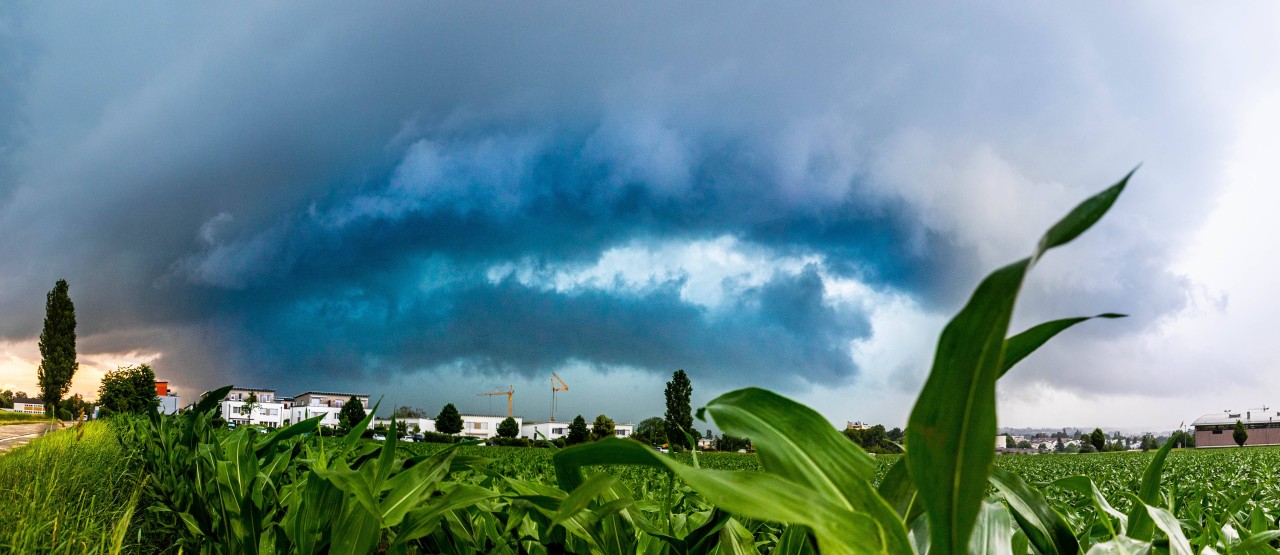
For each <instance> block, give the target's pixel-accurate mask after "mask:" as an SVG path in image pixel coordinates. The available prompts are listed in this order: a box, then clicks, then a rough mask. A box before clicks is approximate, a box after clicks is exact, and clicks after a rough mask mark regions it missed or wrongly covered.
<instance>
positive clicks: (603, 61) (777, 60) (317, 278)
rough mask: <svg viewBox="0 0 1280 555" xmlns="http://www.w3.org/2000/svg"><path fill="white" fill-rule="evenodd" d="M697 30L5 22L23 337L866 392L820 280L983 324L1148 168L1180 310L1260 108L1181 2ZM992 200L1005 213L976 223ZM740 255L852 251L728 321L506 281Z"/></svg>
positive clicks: (616, 292) (767, 10)
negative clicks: (1237, 110)
mask: <svg viewBox="0 0 1280 555" xmlns="http://www.w3.org/2000/svg"><path fill="white" fill-rule="evenodd" d="M671 8H672V7H671V6H640V7H635V6H633V7H630V8H629V9H627V10H617V9H597V8H593V7H581V6H575V7H574V8H573V9H568V10H549V9H545V7H533V6H504V7H503V9H502V10H492V9H485V8H484V7H479V6H472V5H394V6H379V7H377V8H376V9H373V8H369V7H367V6H362V7H360V8H357V9H351V8H349V7H345V6H339V5H315V4H313V5H308V6H297V5H286V4H270V5H260V6H254V7H253V8H251V9H230V8H223V7H217V6H210V7H201V8H198V9H189V8H187V7H183V8H178V7H173V6H169V5H165V4H154V5H151V6H147V7H145V8H139V10H138V12H137V13H133V14H124V13H119V12H118V10H116V9H108V8H105V7H95V6H59V5H40V4H32V5H28V6H26V7H25V9H23V10H21V11H18V12H15V13H14V14H13V15H10V16H7V17H6V18H5V19H3V20H2V23H3V25H0V27H2V28H0V33H3V35H4V36H5V37H7V38H8V37H12V38H13V40H12V41H4V43H5V44H4V46H0V48H3V49H4V50H3V51H0V64H2V65H3V67H6V68H8V67H13V68H15V71H14V72H12V73H6V75H8V76H9V77H7V78H6V79H5V80H3V81H0V100H5V99H9V100H11V102H4V103H3V105H4V106H5V107H4V108H0V123H5V122H13V123H14V125H13V126H12V127H13V129H17V130H19V131H14V132H12V133H10V134H9V135H6V137H7V138H6V139H4V142H3V144H4V145H5V146H4V148H3V150H0V156H2V157H3V160H0V167H4V168H7V170H6V171H7V172H8V173H7V174H0V175H9V174H11V175H12V177H11V178H8V177H6V178H5V182H4V183H3V184H0V236H3V237H5V239H4V241H2V242H0V259H3V260H5V261H6V263H5V264H4V266H3V267H2V268H0V314H2V315H3V316H0V337H3V338H7V339H11V340H20V339H27V338H30V337H32V336H33V335H34V334H35V333H36V331H37V329H38V322H39V318H40V312H39V311H40V303H39V302H38V300H39V299H41V298H42V294H43V291H44V290H47V288H48V287H49V286H50V284H52V282H53V281H54V280H56V279H58V278H59V277H66V278H67V279H69V280H70V281H71V283H72V287H73V293H74V294H75V295H76V298H77V303H78V307H79V308H80V311H81V314H82V317H81V322H82V323H81V325H82V337H85V341H86V345H89V346H92V347H91V348H92V349H97V350H100V351H101V352H109V351H120V350H130V349H141V350H148V349H150V350H158V351H162V352H163V353H164V358H163V359H162V361H164V362H165V363H166V364H168V365H170V366H171V368H172V370H171V371H172V372H173V373H176V374H181V375H182V378H183V379H185V380H188V381H190V382H191V383H192V385H194V386H198V387H207V386H210V385H213V384H214V383H217V382H218V381H219V376H225V375H240V376H246V375H255V374H262V373H266V374H267V375H269V376H273V379H275V380H277V381H278V382H279V383H280V386H281V387H284V388H288V387H289V386H294V385H296V386H298V387H304V385H303V384H306V383H314V382H315V381H316V380H322V379H352V378H350V376H352V375H357V376H361V377H368V378H376V377H377V376H379V375H380V374H384V373H388V372H416V371H423V370H431V369H439V368H456V367H458V365H459V364H466V365H471V366H473V367H475V368H478V369H481V370H485V371H490V372H508V371H510V372H516V373H528V372H533V371H538V370H541V369H545V368H547V367H551V366H554V365H555V364H557V363H559V362H561V361H564V360H567V359H576V360H584V361H586V362H588V363H591V364H598V365H600V366H601V367H607V366H626V367H638V368H643V369H648V370H653V371H658V372H668V371H670V369H671V368H672V367H681V366H685V367H695V366H696V367H698V368H701V369H705V371H706V372H707V373H708V374H709V375H715V376H724V377H725V378H724V379H725V380H726V381H733V380H739V381H743V380H755V379H763V377H764V376H766V375H771V374H770V373H771V372H775V371H776V369H779V368H783V369H786V372H787V374H788V375H789V376H792V377H793V379H790V381H789V382H788V383H793V384H794V383H817V382H826V381H837V382H838V381H841V380H847V379H848V378H850V377H852V376H854V375H856V373H857V371H858V369H857V368H856V367H855V365H854V364H853V362H852V361H851V359H850V358H849V357H848V356H847V351H848V346H849V342H850V341H853V340H857V339H866V338H867V337H868V336H869V334H870V333H871V331H870V327H869V324H868V322H867V315H866V314H865V310H864V309H861V308H849V307H847V306H843V307H840V308H833V306H839V305H831V304H829V303H823V302H821V297H820V296H819V295H818V292H819V291H820V287H818V286H820V285H821V282H820V279H819V273H822V272H825V274H827V275H830V276H837V277H847V278H856V279H858V280H860V281H862V282H864V283H867V284H869V285H870V286H872V287H874V288H878V289H880V290H886V291H892V292H897V293H901V294H904V295H907V296H909V297H911V298H913V299H915V300H917V301H918V302H919V303H920V304H921V305H922V306H923V307H924V309H926V310H937V311H950V310H951V309H953V308H954V307H955V306H956V305H957V304H958V303H959V302H960V301H961V300H962V299H963V297H964V295H965V294H966V292H967V291H968V290H969V288H970V287H971V286H972V284H973V283H974V282H975V281H976V279H977V277H978V276H979V275H980V272H981V271H982V270H983V269H985V268H986V267H987V266H988V265H989V261H988V260H986V258H1002V257H1003V256H1006V255H1007V256H1008V257H1009V258H1012V257H1014V256H1017V255H1018V254H1020V252H1015V249H1010V248H1006V245H1008V244H1010V243H1017V240H1018V238H1020V237H1022V236H1026V243H1027V245H1028V247H1029V245H1030V243H1031V242H1032V241H1033V238H1034V232H1038V231H1039V229H1040V227H1039V226H1042V225H1044V224H1047V223H1048V221H1047V220H1046V221H1043V222H1042V221H1040V220H1038V219H1037V218H1038V217H1039V216H1040V215H1042V214H1056V213H1057V210H1058V209H1059V208H1061V209H1065V208H1066V206H1065V205H1064V206H1059V205H1058V203H1059V202H1060V201H1061V200H1062V199H1076V198H1080V197H1083V196H1084V194H1086V192H1087V191H1089V190H1093V189H1096V188H1099V187H1101V186H1103V185H1104V184H1105V183H1106V182H1107V181H1108V180H1110V179H1113V178H1114V177H1116V176H1118V175H1119V174H1120V173H1122V172H1123V171H1125V170H1127V169H1128V168H1129V167H1130V166H1131V165H1132V164H1133V163H1135V162H1137V161H1139V160H1145V161H1146V162H1147V168H1149V169H1148V170H1144V173H1143V174H1142V176H1143V177H1144V178H1145V179H1150V180H1151V182H1154V183H1158V186H1154V187H1149V188H1147V189H1145V190H1136V191H1134V192H1133V193H1132V195H1131V196H1132V198H1133V202H1132V203H1131V204H1130V206H1129V209H1130V210H1132V212H1131V213H1132V214H1133V216H1132V217H1134V218H1138V219H1141V220H1142V221H1143V222H1144V223H1145V224H1147V225H1148V226H1149V227H1150V228H1153V229H1160V230H1162V231H1167V233H1163V234H1161V235H1160V236H1158V237H1154V238H1153V237H1152V235H1142V234H1134V233H1132V232H1131V231H1132V228H1131V227H1130V228H1126V227H1124V226H1119V227H1110V228H1104V229H1101V230H1100V231H1099V233H1101V234H1103V235H1105V236H1107V237H1111V238H1115V243H1116V244H1118V245H1119V246H1118V247H1116V248H1118V249H1130V248H1134V249H1139V252H1138V254H1137V256H1135V257H1132V258H1130V259H1127V260H1128V261H1126V260H1120V261H1119V262H1118V263H1117V264H1116V265H1115V267H1114V268H1113V271H1114V272H1115V274H1116V275H1124V276H1126V280H1132V281H1125V282H1122V283H1119V285H1116V286H1115V287H1113V288H1112V289H1110V290H1108V291H1107V292H1106V295H1104V296H1105V297H1107V298H1114V299H1116V300H1117V301H1121V302H1119V303H1118V304H1122V305H1127V306H1118V307H1108V310H1128V309H1129V308H1142V309H1146V310H1151V311H1156V312H1167V311H1170V310H1174V309H1175V308H1176V306H1178V305H1177V301H1176V299H1178V298H1180V296H1181V294H1182V293H1181V289H1180V285H1179V284H1178V282H1177V281H1176V279H1175V278H1174V277H1171V276H1168V275H1166V273H1164V271H1163V267H1164V266H1163V264H1162V262H1163V261H1165V260H1167V258H1168V256H1169V254H1168V245H1169V244H1171V243H1172V242H1174V241H1176V240H1178V238H1179V237H1182V236H1185V234H1186V233H1188V231H1186V229H1187V228H1188V227H1194V226H1186V225H1183V224H1185V222H1187V221H1195V220H1196V218H1197V216H1196V210H1194V208H1193V207H1194V205H1195V204H1196V203H1198V202H1199V201H1200V200H1202V199H1205V198H1208V197H1209V196H1210V195H1211V194H1212V191H1213V187H1212V186H1205V185H1204V183H1202V182H1200V181H1198V180H1200V179H1203V178H1205V177H1206V176H1208V175H1210V173H1211V170H1212V169H1213V162H1212V160H1214V159H1215V158H1214V156H1215V153H1216V152H1217V151H1218V148H1219V147H1217V146H1216V141H1218V140H1219V139H1220V138H1221V136H1222V134H1223V133H1224V130H1223V124H1222V123H1221V122H1220V121H1219V120H1218V119H1217V117H1216V116H1217V115H1218V114H1219V113H1220V112H1221V111H1222V110H1223V109H1224V108H1223V107H1224V106H1225V105H1227V104H1229V102H1230V101H1231V100H1230V98H1227V97H1221V96H1216V95H1212V94H1207V93H1205V92H1204V91H1202V90H1198V89H1195V88H1189V87H1187V86H1186V72H1187V71H1188V70H1187V68H1189V67H1190V68H1195V69H1196V70H1197V71H1199V72H1201V73H1200V74H1203V75H1209V76H1212V77H1213V78H1215V79H1216V80H1217V82H1219V83H1223V84H1224V86H1230V85H1232V84H1235V83H1238V82H1240V81H1241V80H1242V79H1243V72H1242V71H1239V70H1237V68H1236V66H1233V65H1221V66H1219V65H1214V64H1213V63H1212V62H1213V60H1212V57H1213V56H1214V55H1216V54H1218V53H1219V52H1217V51H1211V52H1203V51H1201V49H1200V48H1198V47H1197V46H1196V45H1194V44H1190V43H1188V42H1186V41H1184V40H1182V39H1181V38H1180V37H1179V36H1178V35H1177V32H1176V31H1174V30H1170V28H1171V27H1176V26H1177V24H1178V21H1175V20H1172V18H1170V19H1164V18H1162V17H1161V16H1160V15H1159V10H1158V8H1153V9H1151V10H1148V9H1146V8H1142V7H1133V8H1121V9H1119V10H1120V11H1116V10H1117V8H1115V7H1114V6H1110V7H1107V8H1106V11H1103V10H1102V9H1101V8H1100V7H1094V8H1092V9H1086V10H1084V12H1087V13H1076V12H1067V11H1065V10H1055V9H1053V8H1048V7H1036V8H1029V9H1022V10H1017V11H1010V10H1007V9H1005V8H1007V7H1002V6H984V7H965V8H952V7H939V8H937V9H936V10H932V11H930V12H929V13H919V10H906V9H904V10H895V9H893V8H883V7H875V8H871V7H853V6H846V7H840V8H836V9H834V10H832V11H819V10H812V11H811V10H786V11H785V12H781V11H778V10H776V9H774V8H771V7H769V6H765V5H746V6H741V5H739V6H732V7H727V6H721V7H717V6H699V7H694V8H689V7H687V6H685V7H682V8H681V10H682V13H679V14H673V13H672V10H671ZM988 8H990V9H988ZM1153 11H1154V12H1156V13H1152V12H1153ZM1089 14H1092V15H1089ZM1099 14H1103V15H1105V17H1098V15H1099ZM1153 20H1154V21H1155V23H1156V24H1152V21H1153ZM1171 114H1172V115H1173V116H1171ZM913 137H926V138H927V139H928V140H927V141H916V140H914V139H913ZM1100 137H1106V139H1100ZM920 144H927V145H932V146H928V147H919V145H920ZM983 152H988V153H994V155H993V156H994V157H996V158H998V159H999V160H1000V161H1003V162H1004V163H1006V164H1007V165H1008V166H1009V167H1010V168H1012V169H1013V170H1016V172H1015V173H1017V176H1018V178H1017V179H1014V180H1013V181H1012V182H1011V183H1012V184H1011V185H1010V187H1014V188H1016V189H1018V190H1024V191H1032V193H1030V194H1027V195H1026V196H1025V198H1026V199H1030V200H1028V201H1027V204H1026V205H1024V206H1018V207H1016V208H1015V209H1007V207H1005V206H1004V202H1005V201H1006V200H1007V199H1002V198H1000V197H1001V191H1000V190H998V189H997V190H975V191H973V192H972V193H969V194H967V195H966V191H965V190H964V189H963V188H964V187H967V186H968V183H969V181H965V179H969V180H971V181H976V182H980V181H982V180H983V179H985V178H986V177H988V176H987V175H986V173H984V172H985V171H986V169H985V168H986V166H982V165H980V164H979V165H976V166H973V167H975V168H977V169H975V170H973V171H972V172H971V175H969V176H968V177H967V178H959V177H956V174H958V173H960V170H963V169H964V168H965V167H969V166H972V165H973V164H971V161H972V160H973V159H976V158H979V154H981V153H983ZM1190 153H1195V154H1196V156H1190V155H1189V154H1190ZM1206 160H1208V161H1206ZM917 168H922V169H927V170H928V171H922V172H921V173H915V171H914V170H915V169H917ZM1041 191H1043V192H1044V193H1045V194H1044V195H1043V198H1037V195H1036V193H1038V192H1041ZM965 196H968V197H970V198H979V199H988V200H990V201H991V202H990V205H991V206H994V207H995V208H993V209H992V213H993V214H996V215H995V216H993V217H990V218H986V219H983V218H980V217H973V218H962V217H956V216H954V214H952V215H948V211H947V208H948V207H952V209H951V210H950V212H953V213H957V212H963V213H968V212H969V210H968V209H967V208H964V207H956V206H954V205H955V203H956V199H957V198H959V199H963V198H964V197H965ZM1173 199H1177V200H1173ZM1027 214H1030V215H1027ZM1011 222H1012V223H1011ZM1175 224H1177V225H1175ZM725 235H728V236H733V237H737V238H739V239H740V240H742V241H745V242H748V243H750V244H752V245H759V246H762V247H765V248H767V249H769V250H770V251H771V252H774V253H776V254H777V255H778V256H810V255H814V256H819V257H821V259H822V261H821V263H820V264H819V265H818V266H814V267H811V268H809V269H807V270H804V271H802V272H799V273H785V272H783V273H778V274H777V275H775V276H774V277H773V279H772V280H771V281H769V282H768V283H767V284H765V285H760V286H758V287H751V288H747V289H744V290H740V291H737V292H736V293H735V297H734V298H732V299H731V300H730V301H729V302H728V304H726V305H725V306H723V307H720V308H717V309H714V310H713V309H708V308H706V307H704V306H701V305H698V304H697V303H694V302H691V301H690V300H688V299H686V298H684V297H682V296H681V294H680V290H679V286H680V283H679V282H669V283H662V284H658V285H657V286H656V287H655V288H652V289H649V290H644V291H628V290H625V288H613V289H607V288H606V289H586V290H581V291H555V290H550V289H547V288H544V287H538V286H536V285H531V284H524V283H519V282H517V281H513V280H511V279H506V280H502V281H498V282H496V283H495V282H492V281H490V280H488V279H486V273H485V272H486V271H487V269H488V268H490V267H492V266H494V265H496V264H501V263H504V262H511V261H518V260H525V259H532V260H536V261H537V262H538V263H539V264H542V265H545V266H547V267H565V268H575V267H581V266H583V265H590V264H592V263H593V262H594V261H595V260H597V259H598V258H600V256H601V253H603V252H605V251H607V250H608V249H610V248H614V247H617V246H619V245H625V244H632V243H635V242H637V241H639V242H641V243H643V242H659V241H693V240H703V239H708V238H713V237H718V236H725ZM992 237H994V238H995V239H994V240H992V239H991V238H992ZM1010 237H1013V239H1010ZM1139 240H1141V241H1142V242H1144V244H1145V246H1143V247H1140V248H1139V247H1134V246H1133V245H1134V244H1135V243H1137V242H1138V241H1139ZM992 245H994V247H993V246H992ZM1133 260H1136V261H1140V263H1136V262H1131V261H1133ZM1151 280H1157V281H1159V282H1160V284H1161V286H1160V287H1154V288H1152V287H1139V286H1137V285H1136V284H1138V283H1147V282H1150V281H1151ZM1081 289H1082V286H1081V285H1080V283H1078V282H1077V283H1070V284H1066V285H1062V286H1061V287H1060V288H1059V290H1058V292H1066V293H1067V294H1068V295H1070V294H1071V293H1073V292H1078V291H1080V290H1081ZM1133 299H1139V302H1129V301H1130V300H1133ZM1028 308H1029V311H1030V313H1031V314H1032V315H1033V316H1035V315H1038V314H1041V313H1043V314H1046V315H1051V314H1050V313H1052V312H1055V311H1056V310H1057V309H1058V308H1059V307H1058V306H1056V305H1053V304H1052V303H1051V302H1047V301H1045V302H1041V301H1035V300H1033V301H1032V302H1031V304H1029V306H1028ZM1150 317H1151V318H1155V317H1158V315H1151V316H1150ZM1146 322H1150V320H1146ZM1134 329H1141V328H1140V327H1138V328H1134Z"/></svg>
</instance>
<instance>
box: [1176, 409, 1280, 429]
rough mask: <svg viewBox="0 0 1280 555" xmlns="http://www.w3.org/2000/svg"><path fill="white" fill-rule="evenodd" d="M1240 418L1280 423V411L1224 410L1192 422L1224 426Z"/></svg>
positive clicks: (1198, 424) (1194, 424) (1257, 422)
mask: <svg viewBox="0 0 1280 555" xmlns="http://www.w3.org/2000/svg"><path fill="white" fill-rule="evenodd" d="M1237 420H1239V421H1241V422H1244V423H1245V424H1266V423H1268V422H1277V423H1280V411H1273V410H1265V411H1264V410H1244V411H1223V412H1218V413H1214V414H1206V415H1204V416H1201V417H1200V418H1197V419H1196V421H1195V422H1192V423H1191V425H1192V426H1222V425H1232V424H1235V423H1236V421H1237Z"/></svg>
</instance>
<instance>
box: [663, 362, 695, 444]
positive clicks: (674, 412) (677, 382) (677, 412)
mask: <svg viewBox="0 0 1280 555" xmlns="http://www.w3.org/2000/svg"><path fill="white" fill-rule="evenodd" d="M665 394H666V397H667V412H666V415H665V417H666V419H665V422H664V423H663V428H664V429H665V430H666V433H667V443H668V444H669V445H671V446H672V447H676V446H683V445H684V444H685V438H684V432H686V431H692V430H693V407H692V406H691V404H690V403H691V401H690V398H691V397H692V396H693V384H692V383H690V382H689V376H688V375H686V374H685V373H684V370H683V369H680V370H676V371H675V373H674V374H672V375H671V381H669V382H667V389H666V391H665Z"/></svg>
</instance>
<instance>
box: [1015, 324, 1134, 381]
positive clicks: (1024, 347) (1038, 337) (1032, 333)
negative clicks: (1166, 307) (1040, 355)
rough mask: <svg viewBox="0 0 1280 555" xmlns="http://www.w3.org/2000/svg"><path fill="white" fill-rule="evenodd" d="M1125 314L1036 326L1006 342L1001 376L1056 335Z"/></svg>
mask: <svg viewBox="0 0 1280 555" xmlns="http://www.w3.org/2000/svg"><path fill="white" fill-rule="evenodd" d="M1127 317H1128V316H1127V315H1125V314H1114V313H1110V312H1108V313H1106V314H1099V315H1097V316H1078V317H1075V318H1063V319H1061V320H1052V321H1049V322H1045V323H1043V324H1040V325H1037V326H1034V327H1032V328H1030V329H1027V330H1026V331H1023V332H1022V333H1019V334H1018V335H1015V336H1013V337H1010V338H1009V339H1006V340H1005V342H1004V365H1003V367H1002V368H1001V369H1000V376H1001V377H1003V376H1004V375H1005V374H1007V373H1008V372H1009V369H1010V368H1013V367H1014V366H1015V365H1017V364H1018V363H1019V362H1021V361H1022V359H1024V358H1027V355H1030V354H1031V353H1033V352H1035V350H1036V349H1039V348H1040V347H1042V346H1044V344H1045V343H1048V342H1049V340H1050V339H1053V337H1054V336H1055V335H1058V334H1059V333H1062V332H1063V331H1066V330H1067V329H1068V328H1070V327H1072V326H1074V325H1076V324H1079V323H1081V322H1086V321H1088V320H1092V319H1094V318H1127Z"/></svg>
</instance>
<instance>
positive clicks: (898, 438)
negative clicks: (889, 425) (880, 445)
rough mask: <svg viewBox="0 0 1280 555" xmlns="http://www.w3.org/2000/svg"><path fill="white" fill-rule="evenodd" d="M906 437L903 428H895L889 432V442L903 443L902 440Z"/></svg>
mask: <svg viewBox="0 0 1280 555" xmlns="http://www.w3.org/2000/svg"><path fill="white" fill-rule="evenodd" d="M905 436H906V433H904V432H903V431H902V428H894V429H892V430H889V441H892V442H895V443H902V438H903V437H905Z"/></svg>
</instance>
